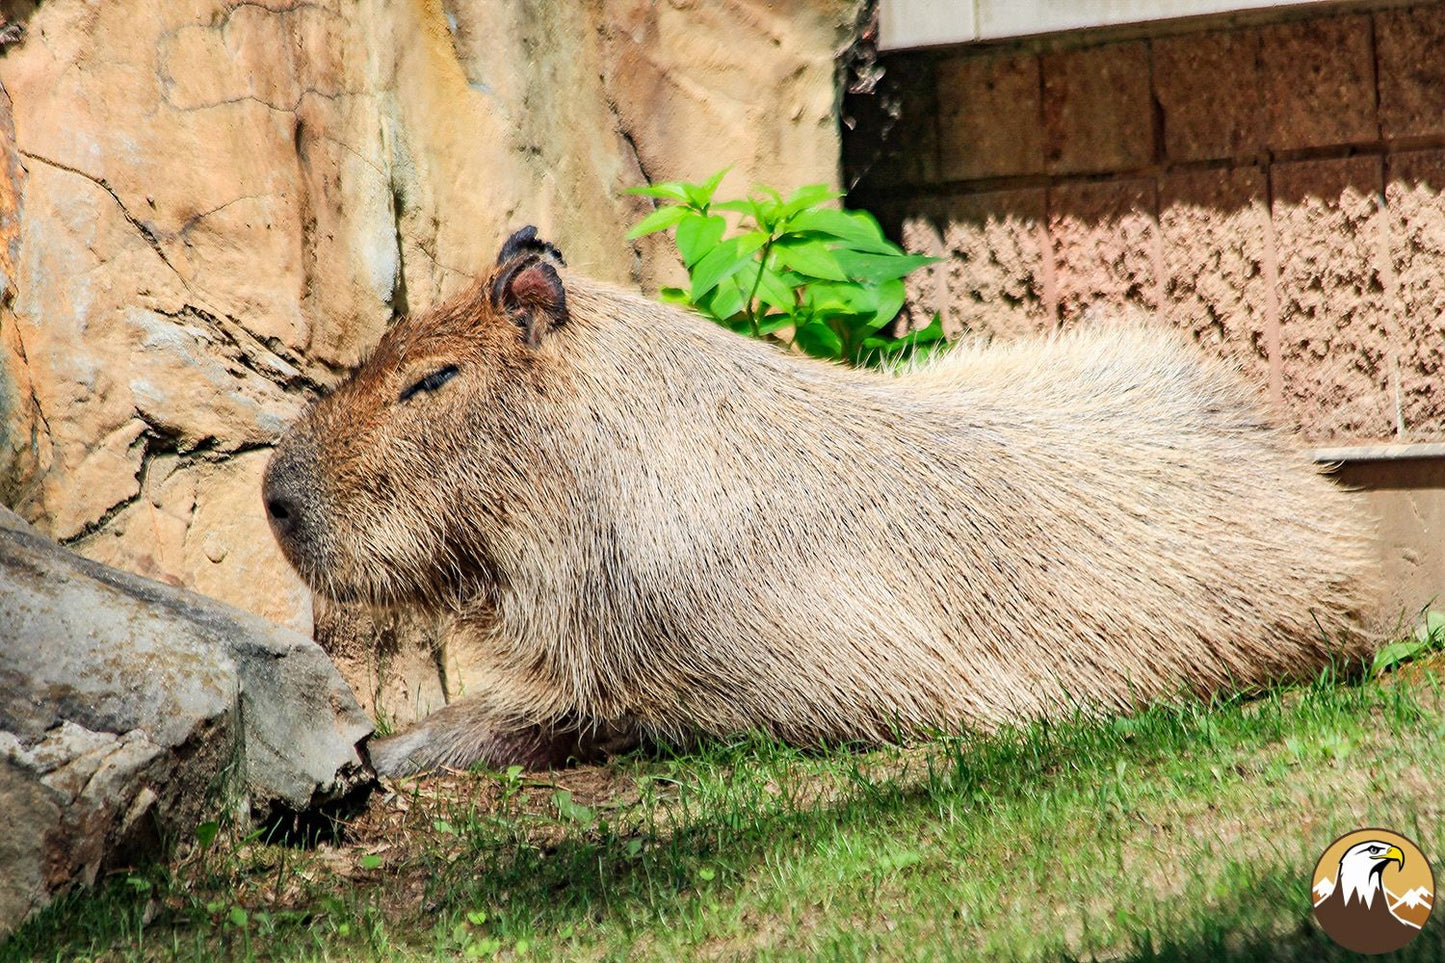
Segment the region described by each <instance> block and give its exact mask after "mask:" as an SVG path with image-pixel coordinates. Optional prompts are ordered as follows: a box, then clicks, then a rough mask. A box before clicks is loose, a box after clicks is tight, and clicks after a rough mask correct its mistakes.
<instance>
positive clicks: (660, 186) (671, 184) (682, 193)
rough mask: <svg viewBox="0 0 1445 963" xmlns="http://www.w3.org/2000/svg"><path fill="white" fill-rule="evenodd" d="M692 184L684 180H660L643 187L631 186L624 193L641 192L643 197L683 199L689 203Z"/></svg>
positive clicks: (671, 199) (670, 199)
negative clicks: (688, 190)
mask: <svg viewBox="0 0 1445 963" xmlns="http://www.w3.org/2000/svg"><path fill="white" fill-rule="evenodd" d="M689 187H693V185H692V184H685V183H683V182H682V181H659V182H658V183H656V184H647V185H645V186H643V187H629V188H628V189H627V190H626V191H624V192H623V193H626V194H640V195H642V196H643V197H660V198H663V199H665V200H669V201H681V202H683V203H684V204H686V203H688V193H687V189H688V188H689Z"/></svg>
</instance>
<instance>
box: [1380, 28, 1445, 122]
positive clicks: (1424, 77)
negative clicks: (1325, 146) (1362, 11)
mask: <svg viewBox="0 0 1445 963" xmlns="http://www.w3.org/2000/svg"><path fill="white" fill-rule="evenodd" d="M1375 50H1376V54H1375V57H1376V63H1377V64H1378V65H1379V71H1380V132H1381V133H1382V134H1383V135H1384V136H1385V137H1392V138H1393V137H1426V136H1434V135H1439V134H1442V133H1445V13H1442V11H1441V9H1440V7H1439V6H1438V5H1436V4H1425V5H1421V6H1418V7H1409V8H1405V9H1403V10H1381V11H1380V12H1378V13H1376V14H1375Z"/></svg>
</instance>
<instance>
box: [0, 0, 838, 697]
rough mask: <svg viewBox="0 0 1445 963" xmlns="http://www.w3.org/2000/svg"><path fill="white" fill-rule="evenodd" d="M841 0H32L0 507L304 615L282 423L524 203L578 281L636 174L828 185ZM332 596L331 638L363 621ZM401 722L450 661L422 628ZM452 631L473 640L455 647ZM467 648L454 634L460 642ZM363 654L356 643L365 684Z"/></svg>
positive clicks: (11, 65)
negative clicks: (275, 474)
mask: <svg viewBox="0 0 1445 963" xmlns="http://www.w3.org/2000/svg"><path fill="white" fill-rule="evenodd" d="M855 5H856V0H807V2H804V3H795V4H786V5H781V6H779V5H774V4H769V3H767V2H764V0H734V2H729V3H727V4H702V3H693V2H684V0H674V2H671V3H652V2H643V0H589V2H581V3H552V4H516V3H504V2H501V0H446V2H442V0H423V2H403V0H361V2H342V0H314V2H307V3H290V2H282V0H258V2H246V3H236V2H230V0H184V2H161V0H107V2H105V3H94V2H85V0H47V2H45V3H43V4H39V5H19V6H21V7H26V8H30V13H29V14H28V16H26V18H25V19H24V21H23V27H24V38H23V40H22V41H20V42H19V43H16V44H12V45H10V46H9V47H8V48H6V49H5V50H4V52H3V55H0V281H3V294H0V503H3V504H8V505H11V506H13V507H14V508H15V509H16V510H17V511H19V512H20V513H21V514H22V515H24V516H25V517H26V518H28V519H30V520H31V521H32V522H33V523H34V524H35V525H36V526H37V527H38V528H39V529H40V530H41V531H43V532H44V533H45V534H48V535H51V536H53V537H55V538H57V539H59V540H61V541H62V542H63V543H65V544H66V545H69V546H71V547H73V548H75V549H76V550H77V551H79V552H81V553H83V554H85V555H87V556H89V557H91V558H94V559H97V560H101V561H104V562H106V563H107V564H110V565H114V566H117V567H120V568H123V569H126V570H129V571H132V572H137V573H140V574H143V575H147V576H149V577H152V578H155V579H158V580H161V581H165V582H170V583H172V584H176V585H181V586H185V587H187V588H192V589H196V590H198V591H201V592H204V593H206V594H209V595H212V596H215V597H216V598H218V599H221V600H223V601H226V602H229V603H232V604H235V605H238V606H240V607H242V608H245V609H248V610H250V611H252V612H254V613H256V614H258V615H261V616H264V617H266V618H269V619H272V620H274V621H277V622H280V623H282V624H284V625H287V626H290V627H292V628H294V629H297V630H300V631H302V632H304V633H309V632H311V630H312V623H313V611H312V600H311V598H310V596H309V594H308V592H307V591H306V590H305V589H304V587H303V586H302V585H301V584H300V583H299V582H298V581H297V580H296V578H295V577H294V575H293V574H292V573H291V572H290V571H289V570H288V569H287V567H286V565H285V563H284V561H283V560H282V558H281V556H280V555H279V554H278V552H277V551H276V549H275V547H274V544H273V542H272V539H271V537H270V534H269V532H268V531H267V528H266V524H265V521H264V518H263V515H262V512H261V505H260V500H259V497H258V494H257V493H258V486H259V479H260V473H261V470H262V467H263V466H264V464H265V462H266V458H267V456H268V449H269V446H270V444H271V442H272V441H273V439H274V438H275V437H276V436H277V435H278V434H279V432H280V430H281V429H282V427H283V426H284V425H285V424H286V423H287V422H288V421H289V420H291V419H292V418H293V417H295V415H296V414H297V412H298V411H299V410H301V408H302V407H303V406H304V405H305V404H306V403H307V402H308V401H309V399H310V398H311V397H313V396H314V394H315V393H316V392H317V391H318V390H320V389H321V388H323V387H324V386H326V385H328V384H330V383H333V382H334V381H335V380H336V379H337V378H338V377H340V376H341V374H342V373H343V372H344V371H345V369H346V368H347V367H348V366H350V365H352V364H353V363H354V362H356V361H357V360H358V359H359V358H360V357H362V356H363V355H364V354H365V353H366V351H367V350H368V349H369V347H370V346H371V345H372V344H373V343H374V342H375V341H376V339H377V338H378V337H379V335H380V333H381V332H382V331H383V330H384V329H385V327H386V326H387V324H388V323H389V322H390V321H391V320H392V319H393V318H394V317H396V316H398V315H401V314H404V313H406V312H409V311H414V310H418V309H421V308H424V307H426V306H427V305H429V304H431V303H433V302H435V301H437V300H438V299H440V298H444V297H446V296H448V295H450V294H452V293H454V292H456V291H458V290H459V289H461V288H462V287H464V286H465V285H466V284H468V283H469V282H470V280H471V278H472V277H473V276H474V275H475V274H476V273H477V272H479V271H481V270H482V269H484V268H485V267H486V266H487V265H488V264H489V263H490V262H491V260H492V258H493V257H494V256H495V252H496V250H497V248H498V245H499V244H500V242H501V240H502V239H503V238H504V237H505V236H506V235H507V234H508V233H509V232H510V231H511V230H512V229H513V228H515V227H517V226H519V225H521V224H523V223H535V224H537V225H538V226H539V227H540V228H541V229H542V230H543V231H544V233H546V235H547V236H548V237H551V238H554V239H556V240H557V241H558V242H559V243H560V244H561V246H562V248H563V250H565V251H566V253H567V256H568V258H569V261H570V262H571V263H572V264H574V265H576V266H578V267H580V268H582V269H583V270H585V271H587V272H588V273H589V274H592V275H594V276H600V277H606V278H611V279H614V280H619V281H631V282H635V283H639V284H641V285H643V286H645V287H650V286H654V285H655V284H656V283H658V282H659V281H666V280H667V279H668V278H669V277H675V276H676V275H675V274H673V273H670V272H675V271H676V268H675V267H674V266H673V261H672V257H671V253H670V251H669V250H668V249H667V248H666V247H665V245H666V244H667V242H665V241H662V240H649V241H647V242H645V243H640V244H630V243H629V242H627V241H626V240H625V238H624V235H625V232H626V229H627V227H628V226H629V225H630V224H631V223H632V222H634V221H635V220H636V219H638V218H639V217H640V216H641V215H642V214H643V213H645V211H646V210H647V209H648V203H649V202H647V201H645V200H643V199H640V198H636V197H631V196H626V195H623V194H622V193H621V192H622V191H623V190H624V189H625V188H627V187H630V186H635V185H639V184H642V183H644V182H645V181H647V180H649V179H667V178H677V177H685V178H691V179H699V178H702V177H705V176H707V175H708V174H710V173H712V172H713V171H715V170H716V169H718V168H719V167H721V166H723V165H725V164H729V163H731V164H734V165H736V166H735V169H734V171H733V172H732V173H731V174H730V175H729V178H728V181H727V183H726V185H725V189H726V190H730V191H741V190H743V189H745V188H746V187H747V186H748V184H749V183H750V182H754V181H765V182H770V183H774V184H776V185H777V186H779V187H783V188H787V187H791V186H795V185H799V184H803V183H810V182H818V181H827V182H834V181H836V179H837V172H836V164H837V151H838V146H837V142H838V134H837V125H836V121H835V107H834V102H835V93H834V91H835V80H834V57H835V53H836V51H837V50H838V48H839V47H840V46H842V45H843V44H845V43H846V42H847V40H848V37H849V35H850V32H851V29H852V24H853V19H854V15H855V11H854V7H855ZM358 619H359V617H358V616H356V615H355V614H354V613H345V612H342V613H333V617H332V618H331V619H330V621H329V623H328V624H332V625H335V626H337V627H338V629H337V633H336V634H337V637H338V639H339V641H338V643H337V644H338V645H339V646H342V647H343V648H346V649H347V651H349V652H352V653H353V654H356V655H357V659H358V660H359V661H357V662H356V663H355V664H357V665H361V664H363V663H365V662H366V661H367V659H369V658H370V656H369V655H368V651H369V648H370V647H371V642H372V638H373V637H372V635H370V634H368V633H370V632H371V629H370V628H369V627H367V626H366V625H363V624H360V623H359V621H358ZM402 636H404V639H403V640H402V642H401V643H398V645H399V652H400V654H401V657H400V659H399V661H400V662H405V663H408V664H412V665H414V666H416V667H418V672H419V675H416V677H415V678H414V679H410V680H409V681H405V682H403V683H402V684H401V685H400V686H399V687H398V686H397V685H395V684H393V683H392V682H391V681H390V677H387V678H386V679H384V680H383V681H382V683H381V684H379V685H378V686H375V687H362V688H365V689H366V691H368V692H373V691H374V692H378V693H381V694H382V696H383V698H382V702H383V703H384V705H383V708H386V706H387V705H392V709H389V710H388V711H389V712H391V713H392V714H395V715H397V716H398V717H399V718H401V719H402V721H405V719H406V718H409V717H411V716H414V715H416V714H424V713H425V711H427V709H428V708H429V707H430V705H431V704H432V703H433V702H434V701H436V700H437V699H438V698H441V697H442V695H443V694H444V692H445V691H447V690H452V691H455V690H456V689H457V688H458V687H459V686H461V685H464V683H465V679H464V678H457V677H453V676H445V675H444V674H442V672H441V670H440V669H439V668H438V666H443V665H445V664H446V663H447V659H448V654H447V652H446V651H445V647H444V646H442V647H441V648H437V649H436V651H435V652H434V651H433V649H434V648H435V647H436V645H438V644H439V643H438V642H437V639H438V631H437V630H436V629H435V628H434V627H423V628H420V629H409V630H408V631H407V632H403V633H402ZM463 655H464V654H463ZM452 661H453V663H455V664H457V665H461V664H464V663H465V661H466V660H465V658H460V661H458V659H456V658H454V659H453V660H452ZM367 672H371V673H373V674H375V672H376V667H375V666H374V665H372V666H371V667H370V668H368V669H365V670H363V669H361V668H358V669H357V672H356V673H355V674H353V678H354V679H356V680H357V681H364V680H363V678H362V677H363V676H364V675H365V674H366V673H367Z"/></svg>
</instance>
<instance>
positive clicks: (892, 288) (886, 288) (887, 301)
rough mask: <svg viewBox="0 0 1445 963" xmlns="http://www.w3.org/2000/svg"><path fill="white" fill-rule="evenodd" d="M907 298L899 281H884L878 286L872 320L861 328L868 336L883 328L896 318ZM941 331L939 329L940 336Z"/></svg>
mask: <svg viewBox="0 0 1445 963" xmlns="http://www.w3.org/2000/svg"><path fill="white" fill-rule="evenodd" d="M906 297H907V293H906V292H905V291H904V288H903V282H902V281H899V280H894V281H884V282H883V283H882V284H880V285H878V288H877V298H878V306H877V307H876V308H874V311H873V320H871V321H869V322H867V323H866V324H865V325H864V326H863V327H864V330H865V331H867V332H868V333H869V334H872V333H873V332H874V331H878V330H879V329H881V328H883V327H885V326H886V325H887V324H888V323H889V322H890V321H892V320H893V319H894V318H896V317H898V312H899V311H900V310H902V308H903V301H904V299H905V298H906ZM941 333H942V329H940V334H941Z"/></svg>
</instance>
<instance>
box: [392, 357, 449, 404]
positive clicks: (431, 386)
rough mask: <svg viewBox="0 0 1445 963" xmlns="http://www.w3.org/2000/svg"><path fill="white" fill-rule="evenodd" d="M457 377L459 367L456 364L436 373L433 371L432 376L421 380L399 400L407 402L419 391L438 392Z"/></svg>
mask: <svg viewBox="0 0 1445 963" xmlns="http://www.w3.org/2000/svg"><path fill="white" fill-rule="evenodd" d="M456 376H457V366H456V365H454V364H449V365H447V366H446V367H445V368H438V369H437V370H436V371H433V372H432V373H431V374H429V375H427V376H426V377H425V378H423V379H421V380H420V381H418V382H417V383H416V384H414V385H412V386H411V387H410V388H407V389H406V390H404V391H403V392H402V393H401V398H400V399H399V400H401V401H405V400H406V399H408V398H410V397H411V396H412V395H414V394H416V393H417V392H419V391H436V390H437V389H438V388H440V387H441V386H442V385H444V384H446V383H447V382H448V381H451V380H452V379H453V378H455V377H456Z"/></svg>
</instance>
